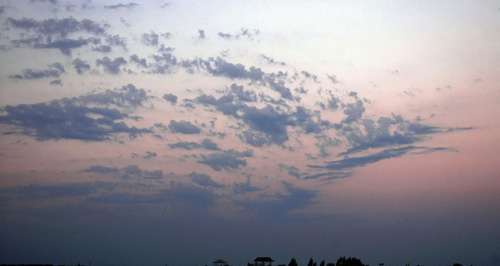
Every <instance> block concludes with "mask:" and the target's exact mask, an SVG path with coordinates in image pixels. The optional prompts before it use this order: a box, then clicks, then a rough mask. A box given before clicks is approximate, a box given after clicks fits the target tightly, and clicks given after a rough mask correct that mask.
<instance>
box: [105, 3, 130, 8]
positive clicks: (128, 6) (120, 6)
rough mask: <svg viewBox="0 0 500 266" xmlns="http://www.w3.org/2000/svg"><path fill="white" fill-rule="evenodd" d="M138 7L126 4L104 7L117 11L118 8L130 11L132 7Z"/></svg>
mask: <svg viewBox="0 0 500 266" xmlns="http://www.w3.org/2000/svg"><path fill="white" fill-rule="evenodd" d="M136 6H138V4H136V3H132V2H131V3H128V4H122V3H120V4H116V5H109V6H106V5H105V6H104V8H106V9H119V8H127V9H132V8H134V7H136Z"/></svg>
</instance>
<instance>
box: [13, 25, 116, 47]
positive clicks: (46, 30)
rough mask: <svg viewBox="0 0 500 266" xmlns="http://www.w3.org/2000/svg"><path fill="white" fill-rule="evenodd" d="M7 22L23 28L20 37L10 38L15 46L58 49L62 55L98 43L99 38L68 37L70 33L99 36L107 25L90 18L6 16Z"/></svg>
mask: <svg viewBox="0 0 500 266" xmlns="http://www.w3.org/2000/svg"><path fill="white" fill-rule="evenodd" d="M7 23H8V24H9V25H10V26H12V27H13V28H15V29H18V30H24V31H26V32H27V33H26V34H22V35H21V36H22V37H23V38H22V39H14V40H11V43H12V44H13V45H14V46H16V47H26V46H27V47H31V48H35V49H58V50H60V51H61V53H63V54H64V55H71V50H73V49H77V48H80V47H83V46H86V45H89V44H94V45H98V44H99V43H100V42H101V39H100V38H96V37H82V36H80V37H77V38H69V37H68V36H69V35H70V34H76V33H87V34H92V35H94V36H97V37H100V36H105V33H106V28H107V27H108V25H106V24H104V25H100V24H99V23H97V22H94V21H92V20H90V19H83V20H76V19H74V18H62V19H46V20H35V19H31V18H22V19H13V18H8V19H7Z"/></svg>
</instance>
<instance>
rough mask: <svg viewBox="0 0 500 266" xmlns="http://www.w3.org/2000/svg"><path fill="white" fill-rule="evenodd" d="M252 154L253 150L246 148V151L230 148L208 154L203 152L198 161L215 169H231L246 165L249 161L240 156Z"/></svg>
mask: <svg viewBox="0 0 500 266" xmlns="http://www.w3.org/2000/svg"><path fill="white" fill-rule="evenodd" d="M252 155H253V151H252V150H246V151H244V152H238V151H234V150H228V151H222V152H217V153H212V154H208V155H205V154H201V158H202V159H201V160H199V161H198V162H199V163H201V164H206V165H208V166H210V167H211V168H212V169H214V170H215V171H222V170H226V171H231V170H236V169H239V168H241V167H243V166H246V165H247V161H246V160H244V159H240V158H242V157H251V156H252Z"/></svg>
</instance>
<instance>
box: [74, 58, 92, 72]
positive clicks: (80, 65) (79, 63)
mask: <svg viewBox="0 0 500 266" xmlns="http://www.w3.org/2000/svg"><path fill="white" fill-rule="evenodd" d="M72 64H73V67H74V68H75V70H76V73H78V74H80V75H81V74H83V73H85V72H87V71H89V70H90V65H89V64H88V63H87V62H86V61H83V60H81V59H80V58H76V59H74V60H73V62H72Z"/></svg>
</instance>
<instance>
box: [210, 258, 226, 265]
mask: <svg viewBox="0 0 500 266" xmlns="http://www.w3.org/2000/svg"><path fill="white" fill-rule="evenodd" d="M212 265H213V266H228V264H227V261H225V260H221V259H217V260H214V262H213V263H212Z"/></svg>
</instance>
